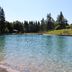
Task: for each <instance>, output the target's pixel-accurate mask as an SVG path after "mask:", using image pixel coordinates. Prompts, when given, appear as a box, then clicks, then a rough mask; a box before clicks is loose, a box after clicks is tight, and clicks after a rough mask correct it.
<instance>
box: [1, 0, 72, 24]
mask: <svg viewBox="0 0 72 72" xmlns="http://www.w3.org/2000/svg"><path fill="white" fill-rule="evenodd" d="M0 6H1V7H2V8H3V9H4V11H5V18H6V20H7V21H10V22H12V21H15V20H19V21H22V22H23V21H24V20H28V21H31V20H33V21H36V20H37V21H40V20H41V19H42V18H45V19H46V16H47V14H48V13H51V15H52V17H53V18H54V19H55V20H56V18H57V16H58V15H59V13H60V11H62V12H63V15H64V17H65V18H66V19H67V20H68V22H69V23H72V0H0Z"/></svg>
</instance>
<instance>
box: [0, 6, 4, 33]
mask: <svg viewBox="0 0 72 72" xmlns="http://www.w3.org/2000/svg"><path fill="white" fill-rule="evenodd" d="M2 33H5V15H4V10H3V8H1V7H0V34H2Z"/></svg>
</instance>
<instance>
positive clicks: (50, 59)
mask: <svg viewBox="0 0 72 72" xmlns="http://www.w3.org/2000/svg"><path fill="white" fill-rule="evenodd" d="M0 62H3V63H5V64H8V65H10V66H11V67H14V68H16V69H19V70H20V71H21V72H72V37H68V36H45V35H33V34H32V35H31V34H25V35H4V36H0Z"/></svg>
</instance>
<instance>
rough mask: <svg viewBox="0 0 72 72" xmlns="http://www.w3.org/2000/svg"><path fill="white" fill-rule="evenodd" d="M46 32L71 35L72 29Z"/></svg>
mask: <svg viewBox="0 0 72 72" xmlns="http://www.w3.org/2000/svg"><path fill="white" fill-rule="evenodd" d="M46 34H53V35H72V29H62V30H52V31H48V32H47V33H46Z"/></svg>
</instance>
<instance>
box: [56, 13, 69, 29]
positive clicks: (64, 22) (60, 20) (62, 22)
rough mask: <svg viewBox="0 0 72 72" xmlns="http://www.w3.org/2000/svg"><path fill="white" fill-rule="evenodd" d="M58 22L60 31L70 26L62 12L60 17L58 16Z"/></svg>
mask: <svg viewBox="0 0 72 72" xmlns="http://www.w3.org/2000/svg"><path fill="white" fill-rule="evenodd" d="M56 22H57V24H59V26H60V27H59V29H65V28H66V26H67V25H68V23H67V20H66V19H65V18H64V16H63V13H62V12H60V15H58V17H57V20H56Z"/></svg>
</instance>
